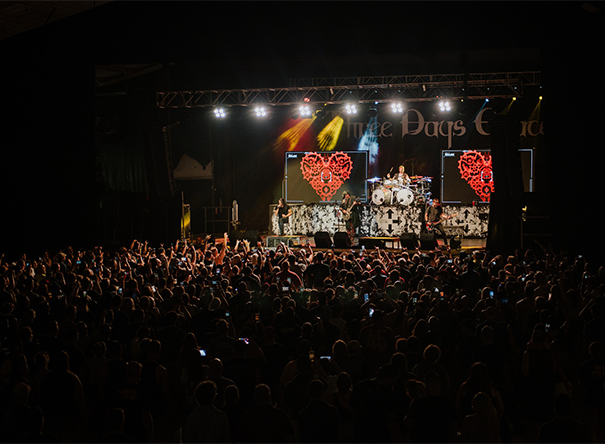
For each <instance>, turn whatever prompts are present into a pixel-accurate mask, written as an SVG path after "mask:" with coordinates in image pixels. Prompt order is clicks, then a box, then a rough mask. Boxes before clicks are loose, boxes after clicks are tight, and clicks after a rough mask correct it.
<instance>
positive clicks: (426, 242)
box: [420, 233, 437, 250]
mask: <svg viewBox="0 0 605 444" xmlns="http://www.w3.org/2000/svg"><path fill="white" fill-rule="evenodd" d="M436 246H437V238H436V237H435V233H422V234H421V235H420V249H421V250H434V249H435V247H436Z"/></svg>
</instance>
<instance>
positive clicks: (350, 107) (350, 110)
mask: <svg viewBox="0 0 605 444" xmlns="http://www.w3.org/2000/svg"><path fill="white" fill-rule="evenodd" d="M345 110H346V111H347V114H357V107H356V106H355V104H354V103H347V105H346V106H345Z"/></svg>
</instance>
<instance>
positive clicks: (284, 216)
mask: <svg viewBox="0 0 605 444" xmlns="http://www.w3.org/2000/svg"><path fill="white" fill-rule="evenodd" d="M275 215H276V216H277V224H278V226H279V235H280V236H283V235H284V224H287V223H288V222H289V219H288V218H289V217H290V216H292V208H290V206H289V205H288V204H287V203H286V201H285V200H284V198H283V197H280V198H279V201H278V203H277V207H276V208H275Z"/></svg>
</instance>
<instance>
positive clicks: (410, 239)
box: [399, 233, 418, 250]
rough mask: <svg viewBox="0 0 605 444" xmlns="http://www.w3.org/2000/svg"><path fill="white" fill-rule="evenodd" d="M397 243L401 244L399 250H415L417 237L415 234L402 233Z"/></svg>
mask: <svg viewBox="0 0 605 444" xmlns="http://www.w3.org/2000/svg"><path fill="white" fill-rule="evenodd" d="M399 243H400V244H401V248H407V249H408V250H415V249H416V248H418V236H416V233H403V234H402V235H401V236H399Z"/></svg>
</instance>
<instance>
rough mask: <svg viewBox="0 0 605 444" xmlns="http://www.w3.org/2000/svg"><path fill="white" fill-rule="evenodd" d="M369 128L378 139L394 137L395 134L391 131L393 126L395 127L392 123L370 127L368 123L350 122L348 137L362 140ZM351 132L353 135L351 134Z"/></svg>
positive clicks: (373, 124)
mask: <svg viewBox="0 0 605 444" xmlns="http://www.w3.org/2000/svg"><path fill="white" fill-rule="evenodd" d="M368 126H369V130H370V132H371V133H372V134H374V135H375V136H376V137H393V133H392V132H390V131H389V130H390V128H391V126H393V124H392V123H391V122H384V123H380V122H374V123H372V124H371V125H368V124H367V123H357V122H356V123H352V122H350V121H349V122H347V137H354V138H356V139H360V138H361V137H363V135H364V133H365V132H366V130H368ZM351 130H352V133H353V134H351Z"/></svg>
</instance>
